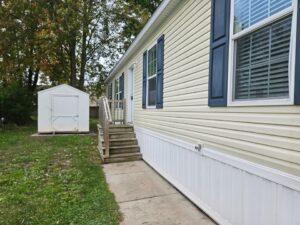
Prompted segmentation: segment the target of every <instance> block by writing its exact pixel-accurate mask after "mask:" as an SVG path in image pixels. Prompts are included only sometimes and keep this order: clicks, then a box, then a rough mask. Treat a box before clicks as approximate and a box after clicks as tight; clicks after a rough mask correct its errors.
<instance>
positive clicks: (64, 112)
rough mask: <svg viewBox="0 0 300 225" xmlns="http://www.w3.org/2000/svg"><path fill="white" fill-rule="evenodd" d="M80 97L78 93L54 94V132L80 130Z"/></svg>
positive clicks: (52, 117) (52, 110)
mask: <svg viewBox="0 0 300 225" xmlns="http://www.w3.org/2000/svg"><path fill="white" fill-rule="evenodd" d="M78 100H79V97H78V96H76V95H52V101H51V103H52V105H51V124H52V131H53V132H76V131H78V123H79V121H78V119H79V114H78V111H79V110H78V107H79V104H78V103H79V101H78Z"/></svg>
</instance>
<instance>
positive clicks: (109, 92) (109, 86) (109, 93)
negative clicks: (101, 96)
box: [108, 83, 112, 100]
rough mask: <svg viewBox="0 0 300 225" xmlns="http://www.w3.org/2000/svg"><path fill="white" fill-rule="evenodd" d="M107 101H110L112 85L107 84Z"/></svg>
mask: <svg viewBox="0 0 300 225" xmlns="http://www.w3.org/2000/svg"><path fill="white" fill-rule="evenodd" d="M108 99H110V100H111V99H112V83H109V84H108Z"/></svg>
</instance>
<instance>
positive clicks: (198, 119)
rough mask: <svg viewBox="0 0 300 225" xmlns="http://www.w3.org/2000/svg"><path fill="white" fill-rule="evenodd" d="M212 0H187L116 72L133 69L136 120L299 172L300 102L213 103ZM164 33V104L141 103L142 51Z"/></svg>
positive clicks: (140, 123)
mask: <svg viewBox="0 0 300 225" xmlns="http://www.w3.org/2000/svg"><path fill="white" fill-rule="evenodd" d="M210 4H211V1H210V0H202V1H192V0H186V1H182V3H181V4H180V5H179V6H178V8H177V10H176V11H174V12H173V13H172V15H170V16H169V18H167V19H166V20H165V21H164V23H163V24H162V25H161V28H160V29H159V30H157V32H156V33H153V34H152V36H149V38H148V41H147V43H146V44H145V45H144V46H143V48H141V49H140V51H139V52H136V53H135V54H134V55H133V56H132V57H131V59H130V60H129V61H128V62H127V63H126V66H125V67H123V68H122V70H120V71H119V72H118V73H117V74H121V73H122V72H125V82H124V87H125V95H124V96H125V98H127V87H128V86H127V74H128V68H129V67H130V66H131V65H133V64H135V71H134V73H135V74H134V75H135V76H134V88H135V89H134V106H135V111H134V124H135V126H138V127H143V128H147V129H150V130H153V131H157V132H159V133H162V134H166V135H170V136H172V137H176V138H179V139H182V140H185V141H188V142H191V143H194V144H198V143H199V144H204V146H206V147H209V148H211V149H214V150H218V151H222V152H225V153H227V154H231V155H235V156H238V157H241V158H243V159H247V160H250V161H253V162H258V163H261V164H263V165H267V166H271V167H273V168H277V169H280V170H283V171H287V172H290V173H293V174H296V175H300V107H299V106H260V107H253V106H251V107H250V106H249V107H218V108H210V107H208V76H209V49H210V48H209V44H210V13H211V8H210V7H211V5H210ZM162 34H164V35H165V66H164V107H163V109H142V73H143V71H142V69H143V59H142V56H143V52H144V51H145V50H146V49H147V48H149V47H150V46H151V45H152V44H153V43H154V42H155V41H156V40H157V39H158V38H159V37H160V35H162ZM117 76H118V75H117Z"/></svg>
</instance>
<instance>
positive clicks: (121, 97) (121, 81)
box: [119, 73, 124, 100]
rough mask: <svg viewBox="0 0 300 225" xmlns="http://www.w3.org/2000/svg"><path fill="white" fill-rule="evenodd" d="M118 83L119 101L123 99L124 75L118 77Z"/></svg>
mask: <svg viewBox="0 0 300 225" xmlns="http://www.w3.org/2000/svg"><path fill="white" fill-rule="evenodd" d="M119 82H120V92H121V93H120V100H123V98H124V73H122V75H121V76H120V79H119Z"/></svg>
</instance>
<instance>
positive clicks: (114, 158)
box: [104, 153, 142, 163]
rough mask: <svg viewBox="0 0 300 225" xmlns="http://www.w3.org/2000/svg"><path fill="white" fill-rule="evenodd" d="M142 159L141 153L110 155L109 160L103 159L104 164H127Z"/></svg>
mask: <svg viewBox="0 0 300 225" xmlns="http://www.w3.org/2000/svg"><path fill="white" fill-rule="evenodd" d="M141 159H142V154H141V153H122V154H114V155H110V156H109V158H107V159H104V163H118V162H129V161H137V160H141Z"/></svg>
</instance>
